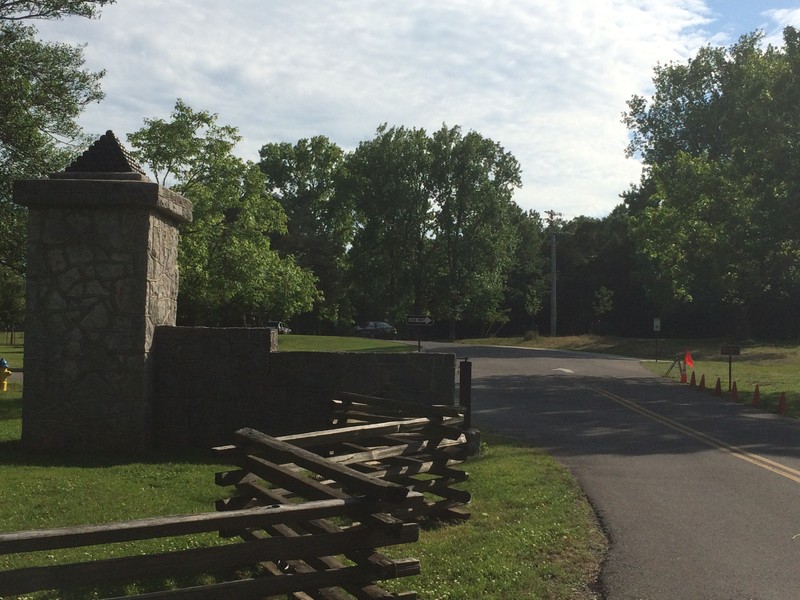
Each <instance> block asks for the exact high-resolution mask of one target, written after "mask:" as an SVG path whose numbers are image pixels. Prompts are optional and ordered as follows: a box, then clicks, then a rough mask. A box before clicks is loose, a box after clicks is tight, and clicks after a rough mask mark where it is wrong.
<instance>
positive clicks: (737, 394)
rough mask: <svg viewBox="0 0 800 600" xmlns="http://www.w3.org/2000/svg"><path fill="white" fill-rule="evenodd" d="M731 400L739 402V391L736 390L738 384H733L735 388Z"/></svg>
mask: <svg viewBox="0 0 800 600" xmlns="http://www.w3.org/2000/svg"><path fill="white" fill-rule="evenodd" d="M731 400H733V401H734V402H738V401H739V390H737V389H736V382H735V381H734V382H733V386H731Z"/></svg>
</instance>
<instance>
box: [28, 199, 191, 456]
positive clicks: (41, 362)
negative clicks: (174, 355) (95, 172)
mask: <svg viewBox="0 0 800 600" xmlns="http://www.w3.org/2000/svg"><path fill="white" fill-rule="evenodd" d="M28 235H29V241H28V247H29V249H28V256H29V263H28V280H27V290H28V297H27V311H28V315H27V318H28V324H27V330H26V339H25V361H26V369H25V370H26V377H25V396H26V398H36V399H37V401H35V402H34V401H31V402H24V403H23V423H24V425H23V438H24V441H25V443H26V445H28V446H31V447H36V448H46V447H52V448H62V447H76V448H92V447H97V446H104V447H105V446H107V444H106V441H107V440H113V445H114V446H118V447H119V448H120V449H130V448H140V447H146V446H148V445H149V444H150V433H149V430H150V428H151V427H150V422H151V420H152V406H151V405H150V403H149V402H146V401H144V399H145V398H146V396H147V395H148V391H149V379H150V378H149V377H148V374H147V369H148V365H147V362H148V354H149V348H150V344H151V340H152V332H153V330H154V329H155V326H156V324H161V323H169V322H172V323H174V322H175V310H176V305H175V296H176V293H177V287H178V281H177V252H176V248H177V230H176V228H175V227H174V226H172V225H170V224H169V223H165V221H164V219H163V218H162V217H161V216H160V215H158V214H151V215H149V216H148V215H146V214H144V213H142V211H140V210H135V209H119V208H115V209H114V210H98V211H85V210H80V209H63V210H59V209H52V210H48V211H40V210H31V212H30V215H29V234H28ZM143 249H146V251H145V252H143ZM157 286H163V288H164V291H155V290H151V293H150V295H149V298H148V287H157ZM101 439H102V440H103V441H102V443H101Z"/></svg>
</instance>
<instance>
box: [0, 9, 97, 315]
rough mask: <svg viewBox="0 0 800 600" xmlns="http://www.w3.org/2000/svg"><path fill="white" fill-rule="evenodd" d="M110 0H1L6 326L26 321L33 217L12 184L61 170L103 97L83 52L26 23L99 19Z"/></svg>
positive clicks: (1, 269) (1, 276) (0, 196)
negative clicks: (88, 113)
mask: <svg viewBox="0 0 800 600" xmlns="http://www.w3.org/2000/svg"><path fill="white" fill-rule="evenodd" d="M109 3H110V0H99V1H85V0H83V1H81V0H70V1H58V0H50V1H31V2H22V1H16V0H0V99H2V100H0V287H3V288H4V292H3V298H4V300H3V305H4V307H5V308H4V309H3V314H4V315H5V316H4V317H3V320H5V321H7V322H8V324H11V323H13V322H15V321H18V320H19V319H21V312H22V308H21V307H22V299H21V295H22V290H23V287H24V286H23V281H24V274H25V240H26V216H27V212H26V211H25V210H24V209H23V208H21V207H19V206H16V205H15V204H13V202H12V184H13V182H14V180H17V179H30V178H35V177H41V176H43V175H45V174H48V173H52V172H55V171H59V170H61V169H62V168H63V167H64V166H65V165H66V164H67V163H68V162H69V160H70V159H71V157H72V156H73V154H74V149H75V147H76V146H77V145H80V144H81V142H82V141H83V138H82V132H81V129H80V127H78V125H77V122H76V119H77V117H78V116H79V115H80V113H81V112H82V111H83V109H84V108H85V107H86V105H87V104H89V103H92V102H96V101H99V100H100V99H101V98H102V92H101V90H100V79H101V78H102V76H103V73H102V71H101V72H91V71H88V70H86V69H85V68H84V66H83V65H84V60H83V50H82V48H81V47H73V46H69V45H67V44H58V43H45V42H42V41H40V40H38V39H37V38H36V28H35V27H33V26H31V25H26V24H25V23H24V21H30V20H33V19H57V18H61V17H64V16H68V15H77V16H83V17H94V16H96V15H97V11H98V9H99V8H100V7H101V6H103V5H105V4H109Z"/></svg>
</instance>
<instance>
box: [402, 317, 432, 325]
mask: <svg viewBox="0 0 800 600" xmlns="http://www.w3.org/2000/svg"><path fill="white" fill-rule="evenodd" d="M406 325H433V319H431V318H430V317H429V316H427V315H406Z"/></svg>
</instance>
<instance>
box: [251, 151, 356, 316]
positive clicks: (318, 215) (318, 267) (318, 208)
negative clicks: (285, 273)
mask: <svg viewBox="0 0 800 600" xmlns="http://www.w3.org/2000/svg"><path fill="white" fill-rule="evenodd" d="M259 154H260V157H261V161H260V162H259V163H258V166H259V167H260V169H261V172H262V173H263V174H264V177H265V179H266V186H267V191H268V192H269V193H271V194H272V195H273V196H274V197H275V198H276V199H277V201H278V202H280V204H281V206H282V207H283V209H284V211H286V216H287V224H286V225H287V226H286V232H285V233H277V232H276V233H275V234H273V235H272V238H271V239H272V246H273V247H274V248H275V249H276V250H277V251H279V252H280V253H281V255H282V256H294V258H295V259H296V260H297V263H298V265H300V266H301V267H303V268H305V269H308V270H310V271H311V272H313V273H314V275H315V276H316V277H317V280H318V282H319V283H318V287H319V290H320V293H321V294H320V297H319V300H318V302H316V303H315V305H314V310H313V314H310V315H309V317H310V319H308V321H309V322H308V323H307V327H306V328H307V329H308V330H309V331H311V330H319V328H320V326H325V325H326V324H327V328H328V329H330V327H331V325H332V324H333V323H336V322H338V321H339V320H340V319H343V318H345V319H346V318H349V313H350V310H349V301H348V298H347V288H346V267H345V258H346V250H347V246H348V244H349V243H350V242H351V240H352V235H353V212H352V210H351V208H350V206H349V202H346V201H343V200H344V198H345V195H344V194H336V193H335V192H336V185H337V183H338V181H339V179H340V178H341V171H342V167H343V165H344V152H343V151H342V149H341V148H340V147H339V146H337V145H336V144H334V143H333V142H331V141H330V140H329V139H328V138H326V137H324V136H316V137H313V138H311V139H302V140H300V141H298V142H297V143H296V144H294V145H292V144H288V143H280V144H265V145H264V146H262V147H261V150H260V152H259Z"/></svg>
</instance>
